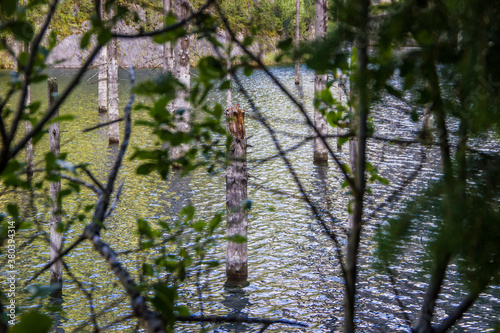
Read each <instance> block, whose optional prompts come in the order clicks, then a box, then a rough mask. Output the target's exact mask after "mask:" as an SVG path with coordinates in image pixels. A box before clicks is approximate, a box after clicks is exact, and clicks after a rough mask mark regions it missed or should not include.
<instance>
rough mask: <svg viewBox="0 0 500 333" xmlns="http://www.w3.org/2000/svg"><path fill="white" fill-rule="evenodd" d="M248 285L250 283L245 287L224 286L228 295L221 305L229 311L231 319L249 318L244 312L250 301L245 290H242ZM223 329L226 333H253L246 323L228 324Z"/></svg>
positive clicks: (227, 284)
mask: <svg viewBox="0 0 500 333" xmlns="http://www.w3.org/2000/svg"><path fill="white" fill-rule="evenodd" d="M247 285H248V283H246V284H244V285H237V284H229V283H226V285H224V291H225V293H226V295H225V296H224V300H223V301H222V302H221V303H222V305H224V306H225V307H226V308H228V309H229V314H228V316H229V317H232V316H239V317H240V318H248V315H247V314H246V313H245V312H243V310H244V309H245V308H246V307H247V306H249V305H250V301H249V299H248V295H247V294H246V293H245V290H243V288H242V287H245V286H247ZM221 329H222V331H224V332H235V333H239V332H250V331H251V327H250V326H248V325H247V324H245V323H227V324H224V325H222V326H221Z"/></svg>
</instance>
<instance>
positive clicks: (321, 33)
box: [314, 0, 328, 165]
mask: <svg viewBox="0 0 500 333" xmlns="http://www.w3.org/2000/svg"><path fill="white" fill-rule="evenodd" d="M327 6H328V2H327V0H317V1H316V40H320V39H322V38H324V37H325V36H326V32H327V29H328V12H327V8H328V7H327ZM326 80H327V77H326V74H323V75H318V74H316V76H315V78H314V91H315V93H316V94H319V93H320V92H321V91H322V90H324V89H326ZM314 126H316V128H317V129H318V131H319V133H320V135H321V136H326V135H328V126H327V123H326V119H325V117H324V116H323V115H322V114H321V113H319V111H318V110H316V109H315V110H314ZM314 164H317V165H327V164H328V150H327V148H326V145H325V144H324V143H323V140H321V138H320V136H318V135H316V137H315V138H314Z"/></svg>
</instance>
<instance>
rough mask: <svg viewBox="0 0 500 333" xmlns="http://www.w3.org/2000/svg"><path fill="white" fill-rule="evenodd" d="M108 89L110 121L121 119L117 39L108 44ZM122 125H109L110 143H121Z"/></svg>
mask: <svg viewBox="0 0 500 333" xmlns="http://www.w3.org/2000/svg"><path fill="white" fill-rule="evenodd" d="M108 80H109V82H108V88H109V106H108V107H109V109H108V113H109V121H113V120H116V119H118V118H119V112H118V59H117V52H116V38H113V39H112V40H111V41H110V42H109V44H108ZM119 131H120V125H119V123H118V122H116V123H113V124H110V125H109V143H118V142H120V133H119Z"/></svg>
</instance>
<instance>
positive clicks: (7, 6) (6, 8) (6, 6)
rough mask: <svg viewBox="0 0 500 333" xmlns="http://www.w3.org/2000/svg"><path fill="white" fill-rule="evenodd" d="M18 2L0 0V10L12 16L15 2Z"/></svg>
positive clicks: (16, 2)
mask: <svg viewBox="0 0 500 333" xmlns="http://www.w3.org/2000/svg"><path fill="white" fill-rule="evenodd" d="M18 3H19V2H18V1H17V0H2V1H1V2H0V4H1V7H0V8H1V12H2V14H4V15H5V16H12V15H14V13H15V12H16V8H17V4H18Z"/></svg>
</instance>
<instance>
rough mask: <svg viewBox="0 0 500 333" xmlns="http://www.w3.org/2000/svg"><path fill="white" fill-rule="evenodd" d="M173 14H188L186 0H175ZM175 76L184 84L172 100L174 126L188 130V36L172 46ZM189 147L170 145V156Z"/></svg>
mask: <svg viewBox="0 0 500 333" xmlns="http://www.w3.org/2000/svg"><path fill="white" fill-rule="evenodd" d="M174 4H175V14H176V15H177V18H178V19H179V20H182V19H185V18H186V17H187V16H188V14H189V1H188V0H175V2H174ZM174 63H175V77H176V78H177V80H179V81H180V82H181V83H182V84H183V85H184V86H185V88H186V89H185V90H179V91H178V92H177V96H176V98H175V100H174V110H175V114H176V120H175V121H176V124H175V128H176V131H178V132H188V131H189V128H190V125H189V119H190V104H189V101H187V100H186V99H187V97H188V96H189V88H190V84H191V73H190V70H191V66H190V63H189V36H183V37H181V38H180V39H179V40H178V41H177V43H176V44H175V47H174ZM188 149H189V146H188V145H187V144H182V145H180V146H176V147H172V158H173V159H178V158H180V157H182V156H183V155H184V153H185V152H186V151H187V150H188Z"/></svg>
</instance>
